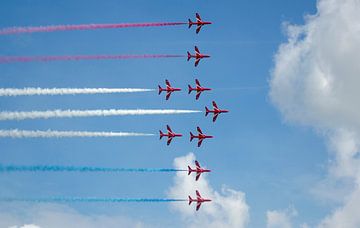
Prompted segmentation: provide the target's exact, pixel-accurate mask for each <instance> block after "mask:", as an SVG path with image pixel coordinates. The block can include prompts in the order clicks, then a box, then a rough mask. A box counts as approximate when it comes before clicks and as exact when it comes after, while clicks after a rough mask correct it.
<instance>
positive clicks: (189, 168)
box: [188, 166, 192, 175]
mask: <svg viewBox="0 0 360 228" xmlns="http://www.w3.org/2000/svg"><path fill="white" fill-rule="evenodd" d="M191 172H192V170H191V167H190V166H188V175H190V174H191Z"/></svg>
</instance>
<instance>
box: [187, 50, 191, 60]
mask: <svg viewBox="0 0 360 228" xmlns="http://www.w3.org/2000/svg"><path fill="white" fill-rule="evenodd" d="M190 59H191V54H190V52H187V61H189V60H190Z"/></svg>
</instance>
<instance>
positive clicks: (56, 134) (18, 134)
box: [0, 129, 153, 138]
mask: <svg viewBox="0 0 360 228" xmlns="http://www.w3.org/2000/svg"><path fill="white" fill-rule="evenodd" d="M133 136H153V134H145V133H133V132H96V131H51V130H47V131H27V130H17V129H12V130H0V138H5V137H7V138H66V137H133Z"/></svg>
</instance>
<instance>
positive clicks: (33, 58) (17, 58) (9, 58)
mask: <svg viewBox="0 0 360 228" xmlns="http://www.w3.org/2000/svg"><path fill="white" fill-rule="evenodd" d="M184 56H185V55H167V54H155V55H148V54H144V55H65V56H0V64H3V63H13V62H34V61H37V62H49V61H77V60H109V59H110V60H120V59H154V58H180V57H184Z"/></svg>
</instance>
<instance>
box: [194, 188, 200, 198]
mask: <svg viewBox="0 0 360 228" xmlns="http://www.w3.org/2000/svg"><path fill="white" fill-rule="evenodd" d="M195 192H196V197H197V198H201V195H200V192H199V191H198V190H196V191H195Z"/></svg>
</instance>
